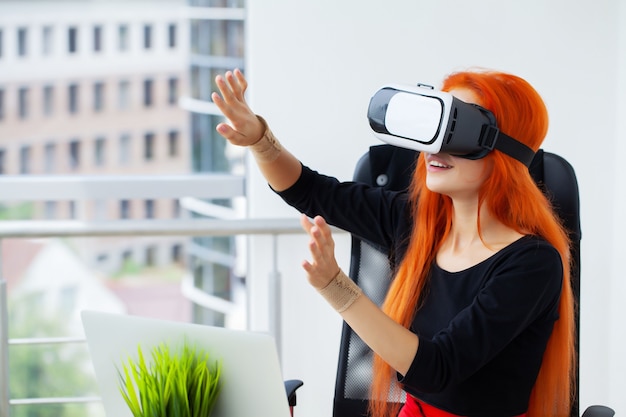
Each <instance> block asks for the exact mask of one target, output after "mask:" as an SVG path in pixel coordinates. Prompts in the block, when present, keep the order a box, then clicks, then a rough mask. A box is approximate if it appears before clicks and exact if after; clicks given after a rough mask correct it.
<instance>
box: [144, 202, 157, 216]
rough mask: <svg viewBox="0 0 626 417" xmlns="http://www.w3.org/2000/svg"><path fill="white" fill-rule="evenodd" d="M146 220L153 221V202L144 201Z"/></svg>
mask: <svg viewBox="0 0 626 417" xmlns="http://www.w3.org/2000/svg"><path fill="white" fill-rule="evenodd" d="M145 204H146V219H154V217H155V216H154V206H155V204H154V200H146V201H145Z"/></svg>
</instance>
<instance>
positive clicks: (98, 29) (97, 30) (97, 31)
mask: <svg viewBox="0 0 626 417" xmlns="http://www.w3.org/2000/svg"><path fill="white" fill-rule="evenodd" d="M93 51H94V52H101V51H102V26H94V27H93Z"/></svg>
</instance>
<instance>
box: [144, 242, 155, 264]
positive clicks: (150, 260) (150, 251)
mask: <svg viewBox="0 0 626 417" xmlns="http://www.w3.org/2000/svg"><path fill="white" fill-rule="evenodd" d="M156 252H157V248H156V246H148V247H147V248H146V266H154V265H156Z"/></svg>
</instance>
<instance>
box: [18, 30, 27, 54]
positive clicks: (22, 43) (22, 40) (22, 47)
mask: <svg viewBox="0 0 626 417" xmlns="http://www.w3.org/2000/svg"><path fill="white" fill-rule="evenodd" d="M27 54H28V29H26V28H17V55H18V56H26V55H27Z"/></svg>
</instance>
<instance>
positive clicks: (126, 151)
mask: <svg viewBox="0 0 626 417" xmlns="http://www.w3.org/2000/svg"><path fill="white" fill-rule="evenodd" d="M119 151H120V165H128V163H129V162H130V135H128V134H123V135H122V136H120V143H119Z"/></svg>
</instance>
